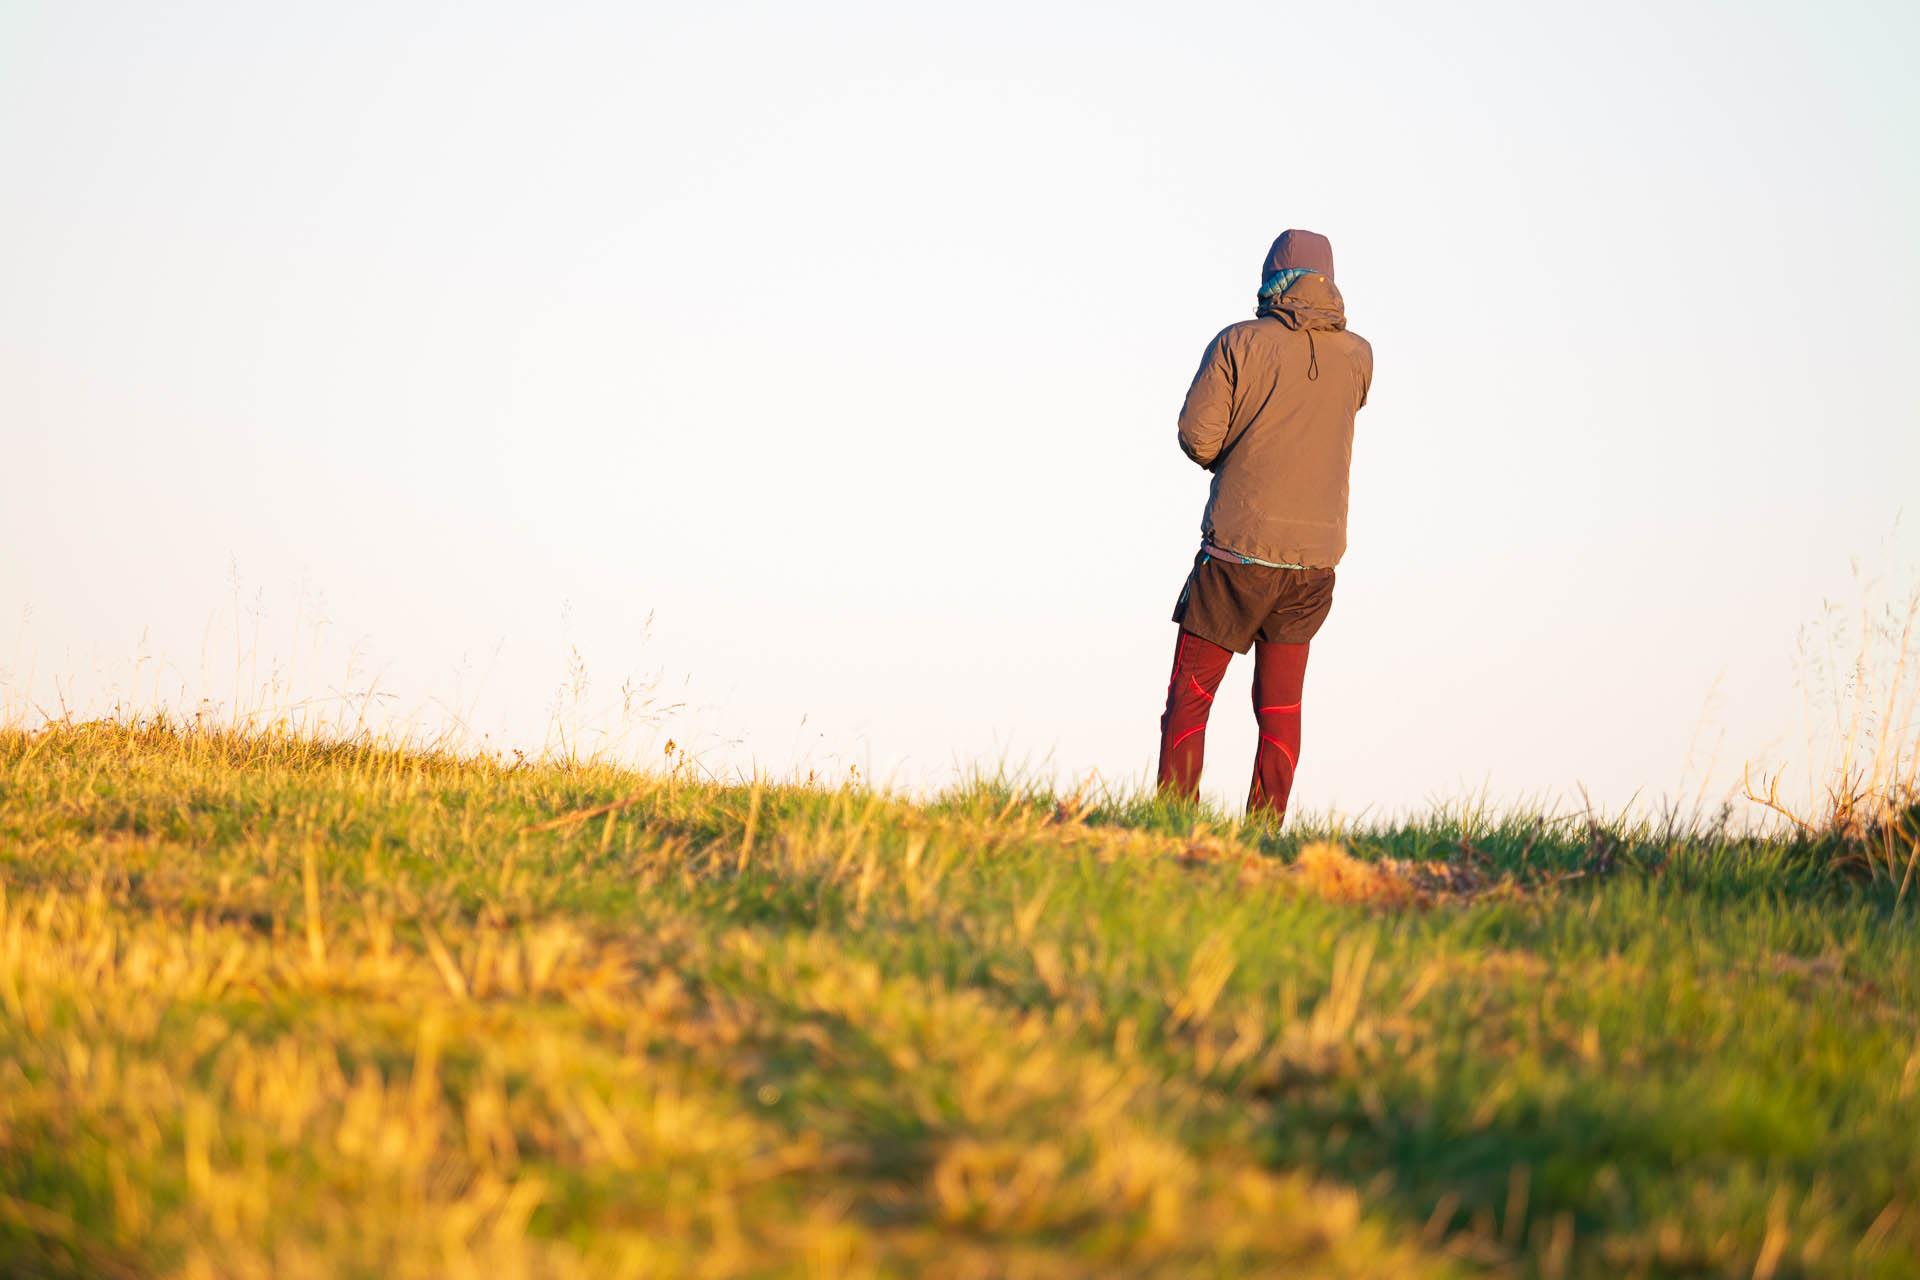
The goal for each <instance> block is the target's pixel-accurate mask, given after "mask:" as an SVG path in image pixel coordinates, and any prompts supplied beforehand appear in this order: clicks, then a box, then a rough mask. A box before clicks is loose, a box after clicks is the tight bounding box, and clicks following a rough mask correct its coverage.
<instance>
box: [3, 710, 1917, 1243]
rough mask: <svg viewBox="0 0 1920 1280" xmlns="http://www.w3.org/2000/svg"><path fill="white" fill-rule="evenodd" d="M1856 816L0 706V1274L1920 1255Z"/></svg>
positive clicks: (1879, 945)
mask: <svg viewBox="0 0 1920 1280" xmlns="http://www.w3.org/2000/svg"><path fill="white" fill-rule="evenodd" d="M1831 838H1832V837H1827V836H1822V835H1820V834H1818V833H1817V832H1809V833H1803V834H1798V835H1793V836H1791V837H1786V838H1780V839H1767V838H1762V837H1758V836H1741V835H1738V834H1737V833H1734V832H1731V831H1729V830H1728V829H1726V828H1724V827H1711V826H1707V827H1701V826H1686V827H1684V828H1682V827H1676V826H1667V827H1660V826H1657V825H1639V826H1629V825H1626V824H1620V823H1615V824H1605V823H1598V822H1589V821H1587V820H1585V819H1579V820H1572V821H1552V820H1548V819H1545V818H1534V817H1515V818H1509V819H1495V818H1490V817H1488V816H1486V815H1478V814H1452V815H1446V814H1442V815H1438V816H1435V817H1433V818H1431V819H1429V820H1426V821H1423V822H1417V823H1411V824H1404V825H1399V826H1395V827H1392V828H1382V829H1376V830H1353V831H1344V832H1334V831H1327V830H1304V831H1295V830H1292V829H1289V830H1287V831H1284V832H1275V831H1272V830H1270V829H1265V828H1259V827H1243V826H1240V825H1238V824H1232V823H1227V822H1224V821H1223V820H1221V819H1220V817H1219V816H1218V815H1217V814H1210V813H1207V812H1204V811H1200V810H1195V809H1191V808H1186V807H1183V806H1179V805H1168V804H1164V803H1160V802H1154V801H1148V800H1125V799H1120V800H1105V801H1101V802H1099V803H1088V802H1087V801H1086V800H1085V799H1084V798H1083V797H1059V796H1054V795H1051V794H1026V793H1023V792H1022V791H1020V790H1018V789H1016V788H1009V787H1007V786H1004V785H998V784H984V783H983V784H979V785H975V786H971V787H967V788H962V789H960V790H958V791H955V792H954V793H952V794H949V795H947V796H944V797H942V798H940V799H938V800H937V801H936V802H934V803H931V804H926V805H918V804H913V803H909V802H907V801H905V800H903V799H899V798H895V797H891V796H887V795H884V794H879V793H875V792H872V791H869V790H866V789H863V788H859V787H845V788H841V789H838V790H830V789H820V788H809V787H788V786H759V787H722V786H716V785H711V784H708V783H702V782H697V781H694V780H692V779H690V778H689V777H687V776H685V775H684V773H682V774H677V775H658V774H655V775H646V774H638V773H634V772H623V771H620V770H617V769H614V768H610V767H600V766H596V765H591V764H580V763H577V762H576V763H574V764H571V765H552V766H544V765H515V766H505V765H502V764H501V763H498V762H496V761H493V760H490V759H486V758H477V757H461V756H458V755H453V754H445V753H441V754H436V753H432V752H425V751H420V750H416V749H402V748H386V747H381V746H376V745H364V744H363V745H339V744H327V743H324V742H320V741H315V740H308V739H298V738H288V737H283V736H275V735H271V734H257V733H255V734H245V733H220V732H182V731H176V730H175V729H171V728H169V727H167V726H166V725H165V724H164V723H160V724H151V725H147V726H144V727H129V726H126V725H114V724H104V723H96V724H86V725H54V726H50V727H48V728H46V729H43V730H39V731H35V732H31V733H29V732H20V731H6V732H0V888H3V890H4V903H3V905H0V1272H4V1273H6V1274H10V1275H87V1276H122V1275H127V1276H131V1275H150V1274H177V1275H182V1276H253V1275H259V1276H268V1275H271V1276H284V1277H299V1276H306V1275H313V1276H362V1275H364V1276H383V1277H384V1276H395V1277H405V1276H465V1275H474V1276H478V1275H483V1274H484V1275H485V1276H487V1277H489V1280H506V1278H508V1277H515V1276H572V1275H580V1276H589V1275H591V1276H617V1275H635V1276H640V1275H659V1274H704V1275H714V1276H735V1275H756V1274H767V1275H788V1274H792V1275H814V1276H840V1275H950V1276H1018V1275H1028V1276H1075V1275H1085V1276H1094V1275H1154V1274H1172V1275H1249V1274H1267V1275H1308V1276H1329V1277H1382V1276H1394V1277H1399V1276H1405V1277H1429V1276H1431V1277H1440V1276H1462V1275H1482V1274H1491V1275H1503V1276H1504V1275H1512V1276H1543V1277H1607V1278H1608V1280H1613V1278H1615V1277H1628V1276H1740V1277H1768V1276H1772V1277H1787V1276H1808V1277H1811V1276H1833V1277H1842V1276H1844V1277H1889V1278H1891V1277H1897V1276H1913V1275H1915V1274H1920V906H1917V904H1916V901H1915V898H1914V896H1913V895H1911V894H1910V895H1909V896H1908V897H1907V898H1906V900H1905V901H1904V902H1896V896H1897V895H1896V886H1895V884H1894V882H1893V878H1892V877H1890V876H1888V875H1877V876H1874V875H1859V874H1849V867H1848V863H1847V861H1846V859H1845V858H1843V857H1837V856H1835V850H1834V848H1833V847H1832V846H1831V845H1830V844H1823V843H1822V841H1823V840H1830V839H1831Z"/></svg>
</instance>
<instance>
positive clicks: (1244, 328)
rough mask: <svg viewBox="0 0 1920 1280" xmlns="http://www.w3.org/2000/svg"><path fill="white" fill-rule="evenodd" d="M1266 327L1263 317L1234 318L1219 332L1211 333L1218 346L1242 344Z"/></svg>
mask: <svg viewBox="0 0 1920 1280" xmlns="http://www.w3.org/2000/svg"><path fill="white" fill-rule="evenodd" d="M1265 327H1267V322H1266V321H1265V320H1263V319H1259V318H1257V317H1256V318H1255V319H1252V320H1236V321H1234V322H1233V323H1232V324H1230V325H1228V326H1227V327H1226V328H1224V329H1222V330H1221V331H1220V332H1218V333H1216V334H1214V335H1213V341H1214V343H1215V344H1216V345H1219V346H1244V345H1245V344H1246V342H1247V340H1248V339H1249V338H1251V337H1253V335H1254V334H1256V333H1258V332H1260V330H1261V329H1263V328H1265Z"/></svg>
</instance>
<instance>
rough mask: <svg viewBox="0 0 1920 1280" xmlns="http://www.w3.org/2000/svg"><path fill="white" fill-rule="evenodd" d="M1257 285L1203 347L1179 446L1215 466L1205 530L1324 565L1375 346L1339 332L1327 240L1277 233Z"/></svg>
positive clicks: (1278, 558) (1282, 557)
mask: <svg viewBox="0 0 1920 1280" xmlns="http://www.w3.org/2000/svg"><path fill="white" fill-rule="evenodd" d="M1261 283H1262V286H1263V287H1262V291H1261V296H1260V299H1259V309H1258V311H1257V313H1256V315H1255V317H1254V318H1253V319H1252V320H1243V321H1241V322H1240V323H1239V324H1235V325H1229V326H1228V327H1227V328H1225V329H1223V330H1221V331H1220V333H1219V334H1218V336H1216V337H1215V338H1214V340H1213V341H1212V342H1210V343H1208V344H1207V352H1206V355H1205V356H1203V357H1202V358H1201V361H1200V370H1199V372H1198V373H1196V374H1195V375H1194V379H1193V385H1192V386H1190V387H1189V388H1188V389H1187V400H1186V404H1185V405H1184V407H1182V409H1181V410H1180V448H1181V449H1182V450H1183V451H1184V452H1185V453H1186V455H1187V456H1188V457H1189V458H1191V459H1193V460H1194V461H1195V462H1197V463H1199V464H1200V465H1201V466H1203V467H1205V468H1206V469H1207V470H1209V471H1211V472H1212V473H1213V488H1212V491H1211V492H1210V493H1209V495H1208V497H1207V510H1206V514H1205V516H1204V517H1203V518H1202V520H1201V524H1200V528H1201V533H1202V534H1203V535H1204V537H1205V538H1206V540H1207V541H1208V542H1210V543H1212V544H1213V545H1215V546H1217V547H1220V548H1221V549H1223V550H1228V551H1237V552H1239V553H1240V554H1241V555H1244V556H1249V557H1252V558H1253V559H1256V560H1266V561H1272V562H1274V563H1277V564H1299V565H1310V566H1314V567H1321V566H1325V567H1332V566H1334V565H1337V564H1339V563H1340V557H1341V556H1342V555H1343V554H1344V553H1345V552H1346V549H1347V471H1348V467H1349V465H1350V463H1351V462H1352V459H1353V419H1354V415H1355V414H1356V413H1357V412H1358V411H1359V409H1360V407H1361V406H1362V405H1364V404H1366V402H1367V388H1368V386H1369V384H1371V383H1372V381H1373V348H1372V346H1370V345H1369V344H1368V342H1367V340H1366V339H1365V338H1362V337H1361V336H1360V335H1359V334H1357V333H1352V332H1349V331H1348V329H1347V314H1346V304H1345V302H1344V301H1343V300H1342V298H1341V296H1340V290H1339V289H1338V288H1336V287H1335V286H1334V283H1333V249H1332V246H1331V245H1329V244H1328V243H1327V241H1326V239H1325V237H1322V236H1317V235H1314V234H1313V233H1312V232H1310V231H1288V232H1287V233H1286V234H1284V235H1282V236H1281V237H1280V238H1279V239H1278V240H1276V241H1274V243H1273V248H1272V250H1270V251H1269V253H1268V255H1267V260H1266V263H1265V264H1264V265H1263V267H1262V271H1261Z"/></svg>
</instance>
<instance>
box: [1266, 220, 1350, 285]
mask: <svg viewBox="0 0 1920 1280" xmlns="http://www.w3.org/2000/svg"><path fill="white" fill-rule="evenodd" d="M1288 267H1304V268H1306V269H1307V270H1308V271H1318V272H1319V273H1320V274H1321V275H1323V276H1325V277H1326V278H1327V279H1329V280H1331V279H1333V242H1332V241H1331V240H1328V239H1327V238H1326V237H1325V236H1323V235H1321V234H1320V233H1319V232H1317V231H1301V230H1299V229H1298V228H1295V229H1293V230H1291V231H1282V232H1281V233H1280V238H1279V239H1278V240H1275V241H1274V242H1273V248H1271V249H1269V250H1267V261H1266V265H1265V266H1263V267H1261V268H1260V280H1261V283H1263V284H1264V283H1265V282H1266V279H1267V277H1268V276H1270V275H1272V274H1273V273H1274V272H1276V271H1284V270H1285V269H1286V268H1288Z"/></svg>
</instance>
